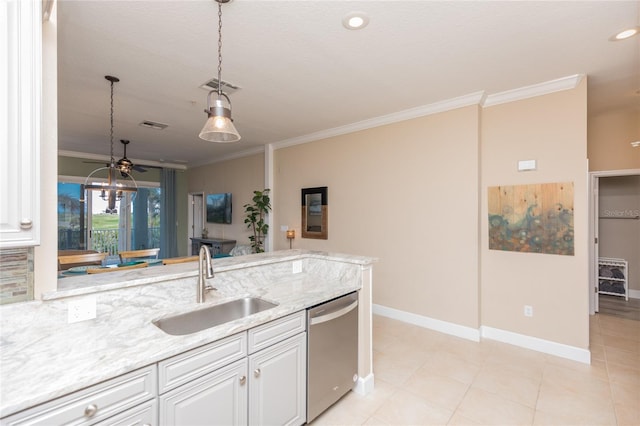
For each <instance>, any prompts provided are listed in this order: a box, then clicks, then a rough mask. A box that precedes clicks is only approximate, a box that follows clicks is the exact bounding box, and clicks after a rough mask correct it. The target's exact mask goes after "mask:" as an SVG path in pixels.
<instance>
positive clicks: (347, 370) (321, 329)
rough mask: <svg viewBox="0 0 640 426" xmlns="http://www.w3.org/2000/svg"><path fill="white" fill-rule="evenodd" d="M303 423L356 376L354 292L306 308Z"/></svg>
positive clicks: (314, 416)
mask: <svg viewBox="0 0 640 426" xmlns="http://www.w3.org/2000/svg"><path fill="white" fill-rule="evenodd" d="M307 326H308V327H307V339H308V340H307V359H308V361H307V362H308V364H307V422H311V421H312V420H313V419H315V418H316V417H317V416H318V415H319V414H320V413H322V412H323V411H324V410H326V409H327V408H329V407H330V406H331V405H332V404H333V403H335V402H336V401H337V400H339V399H340V398H341V397H342V396H343V395H344V394H345V393H347V392H348V391H349V390H350V389H351V388H352V387H353V383H354V382H355V380H357V378H358V293H357V292H353V293H349V294H347V295H344V296H341V297H338V298H337V299H333V300H330V301H328V302H326V303H323V304H321V305H317V306H314V307H312V308H309V309H308V310H307Z"/></svg>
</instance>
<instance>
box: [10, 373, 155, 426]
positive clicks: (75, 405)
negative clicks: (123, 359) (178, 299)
mask: <svg viewBox="0 0 640 426" xmlns="http://www.w3.org/2000/svg"><path fill="white" fill-rule="evenodd" d="M155 396H156V367H155V365H151V366H149V367H145V368H142V369H140V370H136V371H132V372H131V373H127V374H125V375H122V376H119V377H116V378H115V379H111V380H108V381H106V382H104V383H100V384H97V385H94V386H91V387H89V388H86V389H83V390H81V391H78V392H75V393H73V394H71V395H67V396H65V397H62V398H58V399H54V400H53V401H50V402H47V403H45V404H42V405H39V406H37V407H33V408H30V409H28V410H26V411H23V412H21V413H18V414H15V415H13V416H10V417H7V418H4V419H2V421H0V423H1V424H2V425H3V426H4V425H62V424H65V425H92V424H95V423H97V422H100V421H102V420H105V419H107V418H109V417H111V416H113V415H115V414H117V413H120V412H122V411H125V410H127V409H129V408H131V407H134V406H136V405H138V404H140V403H142V402H145V401H147V400H149V399H151V398H154V397H155Z"/></svg>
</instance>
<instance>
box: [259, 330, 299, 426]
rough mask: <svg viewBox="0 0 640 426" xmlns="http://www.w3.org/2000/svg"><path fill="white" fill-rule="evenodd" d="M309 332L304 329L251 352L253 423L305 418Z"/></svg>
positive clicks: (294, 422) (283, 422)
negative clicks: (281, 340)
mask: <svg viewBox="0 0 640 426" xmlns="http://www.w3.org/2000/svg"><path fill="white" fill-rule="evenodd" d="M306 336H307V335H306V333H300V334H298V335H296V336H294V337H291V338H289V339H287V340H285V341H284V342H280V343H278V344H276V345H274V346H272V347H269V348H267V349H263V350H261V351H259V352H256V353H255V354H253V355H251V356H249V372H250V373H249V425H251V426H262V425H301V424H303V423H304V422H305V420H306V411H307V410H306V403H307V398H306V395H307V393H306V381H307V375H306V371H307V368H306V367H307V339H306Z"/></svg>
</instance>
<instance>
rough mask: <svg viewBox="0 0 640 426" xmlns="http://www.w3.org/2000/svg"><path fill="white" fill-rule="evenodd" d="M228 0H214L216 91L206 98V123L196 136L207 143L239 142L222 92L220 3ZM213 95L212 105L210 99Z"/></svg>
mask: <svg viewBox="0 0 640 426" xmlns="http://www.w3.org/2000/svg"><path fill="white" fill-rule="evenodd" d="M229 1H230V0H216V2H217V3H218V90H212V91H211V92H209V95H208V96H207V109H206V110H204V112H205V113H206V114H207V122H206V123H204V127H203V128H202V130H201V131H200V134H199V135H198V136H199V137H200V139H204V140H205V141H209V142H217V143H228V142H237V141H239V140H240V134H239V133H238V131H237V130H236V126H234V125H233V119H232V118H231V100H230V99H229V97H228V96H227V94H226V93H223V92H222V83H223V82H222V3H228V2H229ZM214 95H215V98H214V99H213V103H212V102H211V97H212V96H214Z"/></svg>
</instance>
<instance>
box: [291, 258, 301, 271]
mask: <svg viewBox="0 0 640 426" xmlns="http://www.w3.org/2000/svg"><path fill="white" fill-rule="evenodd" d="M300 272H302V261H301V260H294V261H293V273H294V274H299V273H300Z"/></svg>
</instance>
